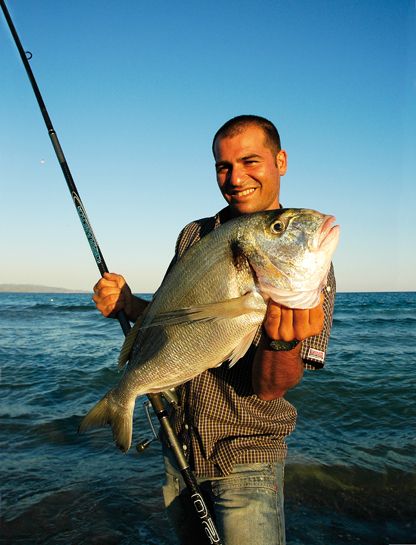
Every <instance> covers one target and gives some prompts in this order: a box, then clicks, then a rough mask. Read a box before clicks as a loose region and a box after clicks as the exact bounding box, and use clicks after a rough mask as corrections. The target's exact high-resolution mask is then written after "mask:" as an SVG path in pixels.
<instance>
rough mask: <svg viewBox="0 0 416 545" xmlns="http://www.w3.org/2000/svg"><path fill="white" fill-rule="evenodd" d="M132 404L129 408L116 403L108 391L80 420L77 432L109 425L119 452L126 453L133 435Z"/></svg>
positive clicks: (111, 393) (111, 392)
mask: <svg viewBox="0 0 416 545" xmlns="http://www.w3.org/2000/svg"><path fill="white" fill-rule="evenodd" d="M133 410H134V402H133V403H132V404H131V406H130V407H124V406H122V405H120V404H119V403H117V402H116V401H115V399H114V396H113V390H110V391H109V392H108V393H107V394H106V395H105V396H104V397H103V398H102V399H101V400H100V401H99V402H98V403H97V404H96V405H94V407H93V408H92V409H91V410H90V411H89V412H88V414H87V415H86V416H84V418H83V419H82V420H81V424H80V425H79V428H78V432H80V433H82V432H84V431H85V430H87V429H89V428H99V427H102V426H105V425H106V424H110V426H111V429H112V431H113V439H114V441H115V443H116V445H117V446H118V448H119V449H120V450H122V451H123V452H127V451H128V450H129V448H130V446H131V440H132V434H133Z"/></svg>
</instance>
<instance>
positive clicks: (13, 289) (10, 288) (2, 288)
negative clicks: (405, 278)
mask: <svg viewBox="0 0 416 545" xmlns="http://www.w3.org/2000/svg"><path fill="white" fill-rule="evenodd" d="M414 291H415V290H383V291H378V290H375V291H338V292H337V293H338V294H339V293H414ZM0 293H92V290H78V289H69V288H58V287H56V286H40V285H37V284H0ZM147 293H148V292H139V291H134V294H135V295H143V294H147ZM149 293H150V292H149Z"/></svg>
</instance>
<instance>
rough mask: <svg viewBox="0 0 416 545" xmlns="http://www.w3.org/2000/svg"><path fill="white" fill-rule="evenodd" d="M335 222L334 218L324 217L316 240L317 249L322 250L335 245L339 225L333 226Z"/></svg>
mask: <svg viewBox="0 0 416 545" xmlns="http://www.w3.org/2000/svg"><path fill="white" fill-rule="evenodd" d="M335 221H336V218H335V216H327V215H326V216H324V219H323V223H322V226H321V229H320V231H319V234H318V240H317V249H319V250H322V249H323V248H325V247H327V246H329V245H331V246H332V244H336V243H337V242H338V238H339V231H340V228H339V225H333V224H334V223H335Z"/></svg>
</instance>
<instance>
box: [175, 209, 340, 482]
mask: <svg viewBox="0 0 416 545" xmlns="http://www.w3.org/2000/svg"><path fill="white" fill-rule="evenodd" d="M227 219H229V212H228V208H225V209H223V210H221V212H219V213H218V214H216V215H215V216H213V217H211V218H204V219H201V220H197V221H194V222H192V223H190V224H188V225H187V226H186V227H185V228H184V229H183V230H182V231H181V233H180V235H179V237H178V241H177V243H176V251H175V256H174V258H173V261H172V263H171V265H173V264H174V263H175V262H176V261H177V260H178V259H180V257H181V256H182V255H183V253H184V252H185V251H186V250H187V249H188V248H190V247H191V246H192V245H193V244H195V242H197V241H198V240H200V239H201V238H202V237H203V236H205V235H207V234H208V233H209V232H210V231H212V230H213V229H216V228H217V227H218V226H219V225H221V224H222V223H224V222H225V221H227ZM335 291H336V290H335V278H334V272H333V267H332V265H331V269H330V273H329V275H328V282H327V286H326V289H325V290H324V294H325V300H324V311H325V323H324V328H323V331H322V333H321V334H320V335H317V336H315V337H310V338H308V339H306V340H305V341H303V342H302V348H301V356H302V358H303V360H304V364H305V368H307V369H320V368H322V367H323V365H324V360H325V352H326V348H327V345H328V340H329V334H330V329H331V325H332V311H333V307H334V299H335ZM261 335H262V328H261V327H260V328H259V330H258V332H257V335H256V337H255V339H254V341H253V344H252V346H251V347H250V349H249V350H248V352H247V353H246V355H245V356H244V357H243V358H241V359H240V360H239V361H238V362H237V363H236V364H235V365H234V366H233V367H232V368H231V369H230V368H229V367H228V364H227V362H225V363H224V364H223V365H221V366H220V367H216V368H213V369H208V370H207V371H205V372H203V373H201V374H200V375H198V376H197V377H195V378H194V379H192V380H190V381H188V382H186V383H185V384H183V385H181V386H179V387H177V388H176V391H177V394H178V397H179V406H178V408H177V409H176V410H175V411H174V412H173V414H172V415H171V421H172V425H173V428H174V430H175V431H176V433H177V434H178V437H179V439H180V441H181V442H182V446H183V449H184V452H185V456H186V457H187V459H188V462H189V463H190V465H191V467H192V468H193V470H194V471H195V473H196V475H197V476H201V477H218V476H223V475H228V474H229V473H230V472H231V470H232V468H233V465H234V464H244V463H257V462H260V463H267V462H273V461H277V460H279V459H282V458H284V457H285V456H286V450H287V447H286V444H285V437H286V436H287V435H289V434H290V433H291V432H292V431H293V429H294V428H295V423H296V415H297V413H296V409H295V408H294V407H293V405H291V404H290V403H289V402H288V401H286V400H285V399H284V398H278V399H274V400H272V401H263V400H261V399H260V398H259V397H257V395H256V394H255V393H254V391H253V387H252V381H251V372H252V364H253V358H254V353H255V350H256V347H257V345H258V343H259V341H260V338H261Z"/></svg>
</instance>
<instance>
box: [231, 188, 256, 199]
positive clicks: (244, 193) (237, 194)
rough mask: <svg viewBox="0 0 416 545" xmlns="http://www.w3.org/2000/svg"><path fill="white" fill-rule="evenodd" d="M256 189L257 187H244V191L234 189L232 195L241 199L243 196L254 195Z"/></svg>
mask: <svg viewBox="0 0 416 545" xmlns="http://www.w3.org/2000/svg"><path fill="white" fill-rule="evenodd" d="M255 191H256V188H255V187H250V188H249V189H244V190H243V191H233V192H232V193H231V197H232V198H233V199H240V198H241V197H246V196H247V195H252V194H253V193H254V192H255Z"/></svg>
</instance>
